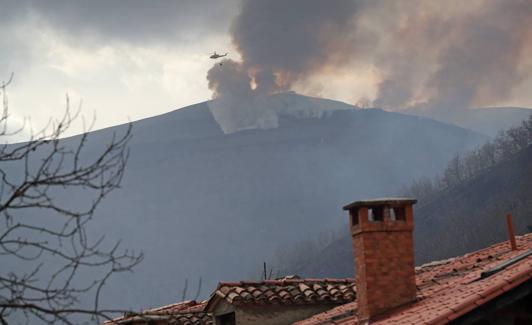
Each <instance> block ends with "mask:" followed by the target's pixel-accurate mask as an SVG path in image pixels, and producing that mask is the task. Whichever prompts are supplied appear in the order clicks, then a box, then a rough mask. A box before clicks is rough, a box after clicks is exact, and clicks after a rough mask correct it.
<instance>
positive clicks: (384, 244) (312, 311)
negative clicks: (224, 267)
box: [108, 198, 532, 325]
mask: <svg viewBox="0 0 532 325" xmlns="http://www.w3.org/2000/svg"><path fill="white" fill-rule="evenodd" d="M415 203H416V200H414V199H404V198H386V199H376V200H366V201H357V202H353V203H351V204H349V205H346V206H345V207H344V210H347V211H348V212H349V220H350V230H351V236H352V243H353V252H354V257H355V265H356V278H355V279H297V278H285V279H279V280H266V281H255V282H250V281H241V282H234V283H220V284H219V285H218V287H217V288H216V290H215V292H214V293H213V294H212V295H211V297H210V298H209V299H208V300H207V301H204V302H194V301H192V302H182V303H177V304H174V305H169V306H165V307H161V308H158V309H153V310H149V311H146V312H143V313H141V314H136V315H125V316H124V317H121V318H118V319H115V320H114V321H113V322H114V323H116V324H130V325H140V324H161V325H163V324H164V325H166V324H176V325H177V324H191V325H192V324H198V325H199V324H213V325H236V324H238V325H241V324H266V325H268V324H294V325H325V324H447V323H450V324H475V325H484V324H516V325H518V324H532V280H531V279H532V233H529V234H526V235H523V236H517V237H513V235H511V238H510V239H511V240H510V242H502V243H498V244H495V245H492V246H490V247H487V248H484V249H481V250H479V251H476V252H471V253H469V254H465V255H463V256H458V257H454V258H451V259H447V260H443V261H436V262H432V263H428V264H425V265H422V266H419V267H415V265H414V249H413V229H414V216H413V205H414V204H415ZM450 238H451V239H452V236H451V235H450ZM113 322H108V323H109V324H112V323H113Z"/></svg>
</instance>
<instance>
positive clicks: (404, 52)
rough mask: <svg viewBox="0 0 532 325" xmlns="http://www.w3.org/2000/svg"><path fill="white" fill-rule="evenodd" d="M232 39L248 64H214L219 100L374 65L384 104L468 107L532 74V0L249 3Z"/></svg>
mask: <svg viewBox="0 0 532 325" xmlns="http://www.w3.org/2000/svg"><path fill="white" fill-rule="evenodd" d="M231 37H232V41H233V43H234V45H235V47H236V48H237V49H238V51H239V53H240V55H241V57H242V61H241V62H235V61H229V60H226V61H225V63H224V64H223V65H222V66H215V67H213V69H211V71H209V74H208V77H207V78H208V80H209V87H210V89H211V90H213V93H214V97H223V96H226V95H231V96H244V97H246V96H247V97H249V96H257V95H263V94H271V93H275V92H280V91H284V90H291V89H298V90H302V92H303V93H305V94H309V95H319V94H316V93H313V89H315V87H314V88H313V87H311V86H310V81H311V80H315V79H316V78H317V79H319V78H320V75H322V74H323V73H324V72H327V77H323V80H321V82H322V83H323V84H324V85H327V82H328V79H327V78H331V76H333V77H334V75H335V73H336V72H338V73H340V72H341V73H344V74H345V73H346V71H347V72H348V73H352V74H353V75H354V76H356V75H357V74H358V73H359V71H358V70H357V69H358V68H357V67H371V68H372V69H374V70H375V71H376V74H375V75H376V78H375V79H371V80H365V82H368V83H371V86H372V87H373V88H374V89H375V95H374V97H373V98H371V100H372V101H373V105H374V106H379V107H383V108H386V109H392V110H399V109H404V108H412V107H417V108H423V109H425V110H428V111H434V112H440V113H441V112H458V111H460V110H461V109H464V108H469V107H472V106H484V105H493V104H496V103H497V102H500V101H504V100H507V99H509V98H511V97H512V93H513V90H514V89H515V88H516V87H518V86H519V85H521V83H522V82H523V81H526V80H530V79H531V78H532V0H472V1H467V2H464V1H458V0H451V1H423V0H402V1H384V0H380V1H379V0H374V1H367V0H358V1H357V0H353V1H347V0H332V1H320V0H271V1H251V0H245V1H243V3H242V6H241V11H240V13H239V14H238V16H237V17H236V18H235V20H234V21H233V24H232V28H231ZM345 87H347V88H349V85H348V84H346V85H345ZM354 91H355V89H354Z"/></svg>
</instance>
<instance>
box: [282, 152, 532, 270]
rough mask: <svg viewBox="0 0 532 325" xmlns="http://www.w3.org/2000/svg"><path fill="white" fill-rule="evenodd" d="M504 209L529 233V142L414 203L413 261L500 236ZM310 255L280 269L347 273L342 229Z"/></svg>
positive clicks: (348, 259)
mask: <svg viewBox="0 0 532 325" xmlns="http://www.w3.org/2000/svg"><path fill="white" fill-rule="evenodd" d="M508 212H512V215H513V222H514V229H515V231H516V233H517V234H522V233H526V232H529V231H531V229H532V145H529V146H528V147H527V148H526V149H524V150H523V151H521V152H520V153H518V154H516V155H515V156H514V157H512V158H511V159H510V160H507V161H504V162H502V163H500V164H498V165H497V166H495V167H494V168H492V169H491V170H489V171H487V172H485V173H483V174H481V175H479V176H477V177H474V178H473V179H471V180H469V181H466V182H464V183H463V184H460V185H458V186H456V187H454V188H453V189H452V190H450V191H444V192H438V193H437V195H431V196H428V197H426V198H425V199H423V200H420V201H419V202H418V204H417V205H415V208H414V214H415V215H414V217H415V225H416V228H415V238H414V245H415V249H416V264H422V263H425V262H428V261H432V260H438V259H444V258H449V257H452V256H456V255H462V254H465V253H467V252H470V251H473V250H477V249H480V248H482V247H485V246H488V245H490V244H493V243H496V242H500V241H504V240H506V239H507V238H508V237H507V236H508V235H507V229H506V219H505V215H506V214H507V213H508ZM344 219H345V220H347V216H344ZM345 227H346V229H347V225H346V226H345ZM316 256H317V257H315V258H314V259H313V261H311V262H307V263H304V264H300V265H293V266H292V267H291V268H290V269H289V270H284V272H291V273H298V274H303V275H305V276H316V277H319V276H338V277H345V276H352V275H353V259H352V250H351V239H350V237H349V235H348V234H347V231H346V232H345V233H344V234H343V235H342V236H339V238H338V239H337V240H335V241H334V242H332V243H331V244H330V245H328V246H327V247H325V248H324V249H323V250H321V251H320V252H319V254H316Z"/></svg>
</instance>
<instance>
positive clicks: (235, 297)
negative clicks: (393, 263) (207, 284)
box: [205, 279, 356, 311]
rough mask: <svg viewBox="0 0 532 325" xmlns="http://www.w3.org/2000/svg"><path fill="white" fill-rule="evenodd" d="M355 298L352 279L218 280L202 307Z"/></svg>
mask: <svg viewBox="0 0 532 325" xmlns="http://www.w3.org/2000/svg"><path fill="white" fill-rule="evenodd" d="M355 297H356V292H355V280H354V279H282V280H265V281H240V282H221V283H220V284H219V285H218V287H217V288H216V291H215V292H214V293H213V294H212V295H211V298H210V299H209V302H208V304H207V306H206V308H205V310H207V311H210V310H211V308H212V307H213V306H214V305H215V304H216V303H218V302H219V301H220V300H225V301H227V302H228V303H230V304H234V305H243V304H255V305H256V304H259V305H264V304H282V305H302V304H316V303H332V304H345V303H347V302H351V301H354V300H355Z"/></svg>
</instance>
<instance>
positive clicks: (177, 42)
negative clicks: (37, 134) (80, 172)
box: [0, 0, 238, 131]
mask: <svg viewBox="0 0 532 325" xmlns="http://www.w3.org/2000/svg"><path fill="white" fill-rule="evenodd" d="M237 9H238V3H237V1H236V0H216V1H204V0H184V1H183V0H181V1H140V0H130V1H119V0H110V1H100V0H91V1H81V0H73V1H68V0H55V1H52V0H33V1H32V0H17V1H15V0H13V1H11V0H0V13H1V16H2V18H1V19H0V28H1V30H2V34H1V35H2V36H1V37H0V53H2V54H1V55H0V80H7V79H8V78H9V75H10V73H11V72H13V73H14V74H15V78H14V80H13V83H12V84H11V85H10V86H9V89H8V96H9V106H10V113H11V123H12V124H13V123H21V121H22V120H23V119H24V118H25V117H30V118H31V121H32V124H33V125H34V127H39V126H41V125H43V124H44V123H46V122H47V121H48V119H49V118H50V117H57V116H60V115H61V113H62V112H63V111H64V108H65V94H67V93H68V94H69V97H70V98H71V101H72V103H76V104H77V103H78V102H79V101H80V100H82V102H83V104H82V112H83V114H84V115H86V116H88V117H91V116H92V114H93V113H95V115H96V128H101V127H106V126H111V125H115V124H118V123H124V122H127V121H128V120H129V119H131V120H136V119H139V118H143V117H148V116H153V115H156V114H160V113H164V112H167V111H170V110H173V109H176V108H179V107H182V106H185V105H189V104H193V103H196V102H200V101H204V100H207V99H209V98H210V96H211V93H210V91H209V90H208V87H207V81H206V78H205V76H206V72H207V70H208V69H209V68H210V67H211V66H212V61H211V60H210V59H209V58H208V56H209V54H210V53H211V52H212V51H213V50H219V51H220V50H228V51H229V50H231V42H230V38H229V34H228V29H229V25H230V22H231V19H232V17H233V16H234V15H235V14H236V12H237ZM76 131H79V128H78V129H76Z"/></svg>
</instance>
